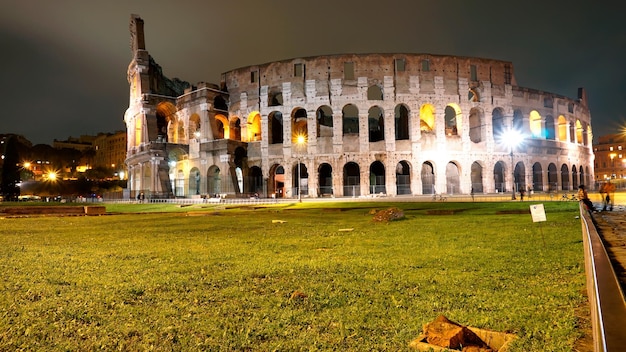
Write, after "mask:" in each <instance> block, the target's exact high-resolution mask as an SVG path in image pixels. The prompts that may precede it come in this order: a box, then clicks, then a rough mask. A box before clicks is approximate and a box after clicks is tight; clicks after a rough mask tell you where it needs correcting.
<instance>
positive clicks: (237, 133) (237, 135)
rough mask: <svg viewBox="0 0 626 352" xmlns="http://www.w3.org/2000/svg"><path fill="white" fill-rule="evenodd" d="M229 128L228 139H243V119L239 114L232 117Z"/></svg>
mask: <svg viewBox="0 0 626 352" xmlns="http://www.w3.org/2000/svg"><path fill="white" fill-rule="evenodd" d="M229 130H230V133H229V136H228V139H232V140H235V141H241V119H240V118H239V117H238V116H233V117H231V119H230V126H229Z"/></svg>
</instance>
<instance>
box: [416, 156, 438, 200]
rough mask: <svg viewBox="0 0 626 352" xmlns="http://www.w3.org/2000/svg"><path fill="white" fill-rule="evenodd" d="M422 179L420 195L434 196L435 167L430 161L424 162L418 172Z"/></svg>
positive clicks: (435, 191)
mask: <svg viewBox="0 0 626 352" xmlns="http://www.w3.org/2000/svg"><path fill="white" fill-rule="evenodd" d="M420 175H421V178H422V194H435V193H437V190H436V189H435V181H436V180H435V167H434V165H433V164H432V163H431V162H430V161H425V162H424V163H423V164H422V170H421V172H420Z"/></svg>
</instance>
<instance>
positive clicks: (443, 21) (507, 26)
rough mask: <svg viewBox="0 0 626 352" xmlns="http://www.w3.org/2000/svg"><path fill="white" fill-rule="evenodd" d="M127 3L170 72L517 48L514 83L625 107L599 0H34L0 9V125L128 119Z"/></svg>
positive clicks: (104, 123)
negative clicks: (346, 56)
mask: <svg viewBox="0 0 626 352" xmlns="http://www.w3.org/2000/svg"><path fill="white" fill-rule="evenodd" d="M132 13H136V14H139V15H140V16H141V17H142V18H143V19H144V21H145V30H146V45H147V49H148V51H149V52H150V54H151V55H152V56H153V57H154V58H155V59H156V60H157V62H158V63H159V64H160V65H161V66H162V67H163V70H164V73H165V74H166V75H167V76H169V77H171V78H174V77H178V78H180V79H183V80H186V81H189V82H191V83H197V82H199V81H208V82H212V83H218V81H219V77H220V74H221V73H222V72H226V71H229V70H231V69H234V68H238V67H242V66H248V65H254V64H261V63H265V62H270V61H275V60H282V59H288V58H293V57H301V56H315V55H325V54H341V53H375V52H385V53H389V52H407V53H432V54H442V55H459V56H475V57H486V58H493V59H500V60H508V61H511V62H513V64H514V67H515V74H516V78H517V81H518V84H519V85H521V86H524V87H529V88H535V89H539V90H544V91H547V92H552V93H556V94H560V95H564V96H567V97H571V98H575V97H576V95H577V90H578V88H579V87H584V88H585V89H586V90H587V92H588V96H589V98H590V108H591V112H592V118H593V121H592V126H593V129H594V134H595V135H596V136H598V135H602V134H607V133H612V132H614V131H615V126H616V125H617V124H619V123H623V122H624V120H625V117H624V114H623V112H622V108H621V105H622V101H623V100H624V97H625V95H626V74H625V72H626V70H624V68H623V67H624V66H623V58H624V57H625V55H626V27H625V26H624V25H623V23H622V21H621V18H620V16H621V14H620V13H619V11H615V9H611V8H608V7H607V6H599V5H593V3H592V2H588V3H586V4H583V5H580V4H577V5H574V3H571V2H570V1H564V0H563V1H560V0H559V1H525V2H517V3H510V2H503V1H495V0H484V1H481V2H468V1H463V0H444V1H421V0H389V1H382V2H381V1H376V2H372V1H366V0H362V1H337V0H334V1H331V0H318V1H315V2H310V3H298V4H297V5H296V3H294V2H293V1H287V0H267V1H257V0H233V1H223V2H217V1H200V0H197V1H194V0H182V1H177V2H174V1H165V0H134V1H132V0H131V1H115V0H113V1H102V2H88V1H80V0H56V1H43V0H41V1H27V2H19V3H18V2H16V3H14V4H12V6H5V8H3V11H2V12H0V45H1V46H2V48H3V55H1V56H0V63H1V65H0V75H1V76H2V78H3V79H2V82H3V84H2V85H1V87H0V96H2V103H3V104H2V105H3V114H2V119H1V120H0V133H8V132H14V133H20V134H23V135H25V136H26V137H27V138H29V139H31V140H32V141H33V142H35V143H51V141H52V140H53V139H65V138H67V137H68V136H78V135H81V134H95V133H98V132H113V131H115V130H119V129H124V128H125V126H124V123H123V115H124V111H125V110H126V108H127V107H128V83H127V82H126V69H127V67H128V63H129V62H130V59H131V57H130V55H131V53H130V48H129V32H128V24H129V18H130V15H131V14H132Z"/></svg>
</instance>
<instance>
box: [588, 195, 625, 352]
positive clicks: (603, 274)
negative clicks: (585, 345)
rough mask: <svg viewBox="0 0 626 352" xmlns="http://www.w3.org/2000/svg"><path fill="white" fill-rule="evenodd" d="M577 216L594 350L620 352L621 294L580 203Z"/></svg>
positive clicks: (622, 339)
mask: <svg viewBox="0 0 626 352" xmlns="http://www.w3.org/2000/svg"><path fill="white" fill-rule="evenodd" d="M580 215H581V216H580V219H581V223H582V232H583V244H584V252H585V253H584V254H585V272H586V276H587V294H588V296H589V304H590V306H591V307H590V308H591V324H592V328H593V341H594V351H596V352H613V351H624V350H625V348H626V347H625V346H626V330H624V329H625V327H626V301H625V300H624V293H623V292H622V289H621V287H620V283H619V280H618V279H617V275H616V274H615V270H614V269H613V265H612V263H611V260H610V258H609V255H608V253H607V251H606V249H605V248H604V244H603V243H602V239H601V238H600V235H599V234H598V231H597V229H596V228H595V226H594V225H593V221H592V219H591V216H590V215H589V213H588V212H587V211H586V210H585V209H584V206H583V205H582V204H581V206H580Z"/></svg>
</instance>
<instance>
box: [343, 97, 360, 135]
mask: <svg viewBox="0 0 626 352" xmlns="http://www.w3.org/2000/svg"><path fill="white" fill-rule="evenodd" d="M341 113H342V124H343V126H342V130H343V134H344V135H346V134H359V109H357V107H356V106H355V105H353V104H348V105H346V106H344V107H343V109H342V111H341Z"/></svg>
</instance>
